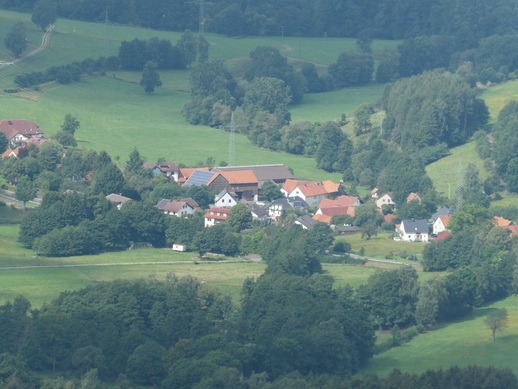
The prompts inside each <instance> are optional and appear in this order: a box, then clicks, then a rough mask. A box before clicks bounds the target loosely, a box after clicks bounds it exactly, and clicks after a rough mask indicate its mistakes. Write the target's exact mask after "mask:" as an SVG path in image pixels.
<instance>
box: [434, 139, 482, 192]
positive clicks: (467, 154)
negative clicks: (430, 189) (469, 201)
mask: <svg viewBox="0 0 518 389" xmlns="http://www.w3.org/2000/svg"><path fill="white" fill-rule="evenodd" d="M470 163H473V164H475V166H476V167H477V169H478V170H479V178H480V181H481V182H483V181H484V180H485V179H486V178H487V177H489V172H488V171H487V170H486V169H485V168H484V161H482V159H481V158H480V157H479V155H478V154H477V152H476V150H475V142H469V143H466V144H465V145H462V146H459V147H455V148H453V149H451V150H450V155H449V156H447V157H445V158H442V159H440V160H438V161H436V162H434V163H431V164H430V165H428V166H427V167H426V173H427V174H428V176H429V177H430V179H431V180H432V182H433V185H434V187H435V189H436V190H437V191H438V192H439V193H442V194H444V195H445V196H446V197H448V198H455V193H456V190H457V186H458V185H459V184H460V185H463V183H464V175H465V173H466V168H467V167H468V165H469V164H470Z"/></svg>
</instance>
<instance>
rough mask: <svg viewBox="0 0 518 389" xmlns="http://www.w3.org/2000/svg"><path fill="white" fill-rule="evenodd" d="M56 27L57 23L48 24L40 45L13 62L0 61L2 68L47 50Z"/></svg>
mask: <svg viewBox="0 0 518 389" xmlns="http://www.w3.org/2000/svg"><path fill="white" fill-rule="evenodd" d="M55 28H56V25H55V24H51V25H50V26H48V27H47V30H46V31H45V33H44V34H43V36H42V38H41V44H40V45H39V46H38V47H36V48H35V49H34V50H33V51H31V52H30V53H27V54H25V55H24V56H22V57H20V58H16V59H14V60H12V61H11V62H0V69H2V68H3V67H5V66H9V65H14V64H15V63H17V62H20V61H21V60H23V59H25V58H29V57H32V56H33V55H36V54H38V53H39V52H41V51H43V50H45V49H46V48H47V47H48V46H49V44H50V38H51V37H52V31H54V29H55Z"/></svg>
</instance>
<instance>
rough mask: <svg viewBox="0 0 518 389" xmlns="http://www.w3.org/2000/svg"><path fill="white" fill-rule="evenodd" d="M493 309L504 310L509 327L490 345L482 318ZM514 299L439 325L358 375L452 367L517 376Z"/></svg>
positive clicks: (517, 302) (517, 299)
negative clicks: (477, 367) (498, 370)
mask: <svg viewBox="0 0 518 389" xmlns="http://www.w3.org/2000/svg"><path fill="white" fill-rule="evenodd" d="M495 308H506V309H507V311H508V313H509V322H508V324H509V326H508V328H507V329H506V330H505V331H504V332H502V333H497V338H496V342H493V339H492V336H491V331H490V330H489V329H488V328H487V327H486V326H485V324H484V319H485V317H486V316H487V314H488V313H489V312H490V311H491V310H492V309H495ZM517 349H518V296H512V297H509V298H507V299H505V300H501V301H498V302H496V303H494V304H490V305H487V306H484V307H481V308H477V309H476V310H475V311H474V312H473V313H472V314H471V315H469V316H467V317H466V318H464V319H462V320H459V321H457V322H454V323H451V324H448V325H440V326H438V327H437V328H436V329H434V330H432V331H429V332H427V333H425V334H422V335H419V336H418V337H416V338H415V339H413V340H412V341H411V342H409V343H407V344H405V345H403V346H401V347H396V348H393V349H391V350H388V351H386V352H384V353H382V354H379V355H376V356H375V357H374V358H372V359H371V360H370V361H369V363H368V364H367V365H366V367H365V368H364V369H362V374H367V373H375V374H379V375H387V374H388V373H389V372H390V371H391V370H392V369H395V368H397V369H400V370H401V371H403V372H409V373H422V372H424V371H426V370H428V369H438V368H441V367H443V368H448V367H450V366H453V365H458V366H468V365H474V364H476V365H480V366H496V367H506V368H510V369H511V370H513V371H514V372H515V373H518V363H517V362H518V359H517V358H518V354H517V353H516V350H517Z"/></svg>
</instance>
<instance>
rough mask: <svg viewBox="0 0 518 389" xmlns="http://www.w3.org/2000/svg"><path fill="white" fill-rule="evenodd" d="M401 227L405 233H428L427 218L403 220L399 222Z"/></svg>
mask: <svg viewBox="0 0 518 389" xmlns="http://www.w3.org/2000/svg"><path fill="white" fill-rule="evenodd" d="M401 227H402V228H403V229H404V230H405V232H406V233H407V234H411V233H418V234H428V232H429V229H428V220H424V219H423V220H413V219H409V220H403V221H402V222H401Z"/></svg>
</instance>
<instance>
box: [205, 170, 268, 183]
mask: <svg viewBox="0 0 518 389" xmlns="http://www.w3.org/2000/svg"><path fill="white" fill-rule="evenodd" d="M218 176H222V177H224V178H225V180H227V181H228V183H229V184H231V185H232V184H234V185H235V184H257V183H259V181H258V180H257V177H256V176H255V174H254V172H253V171H252V170H233V171H226V172H219V173H216V174H214V175H213V176H212V178H211V179H210V180H209V182H208V183H207V185H210V184H211V183H212V182H213V181H214V180H215V179H216V177H218Z"/></svg>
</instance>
